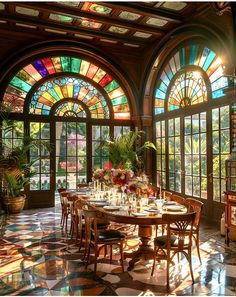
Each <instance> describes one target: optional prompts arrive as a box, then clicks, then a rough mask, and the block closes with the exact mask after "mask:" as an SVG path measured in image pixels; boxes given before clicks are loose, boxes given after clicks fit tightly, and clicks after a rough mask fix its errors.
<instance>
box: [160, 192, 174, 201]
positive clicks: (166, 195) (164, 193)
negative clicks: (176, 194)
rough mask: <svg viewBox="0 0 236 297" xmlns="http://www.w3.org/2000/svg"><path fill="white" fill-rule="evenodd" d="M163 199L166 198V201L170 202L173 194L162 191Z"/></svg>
mask: <svg viewBox="0 0 236 297" xmlns="http://www.w3.org/2000/svg"><path fill="white" fill-rule="evenodd" d="M162 194H163V197H165V199H166V201H170V200H171V197H172V193H171V192H169V191H166V190H163V191H162Z"/></svg>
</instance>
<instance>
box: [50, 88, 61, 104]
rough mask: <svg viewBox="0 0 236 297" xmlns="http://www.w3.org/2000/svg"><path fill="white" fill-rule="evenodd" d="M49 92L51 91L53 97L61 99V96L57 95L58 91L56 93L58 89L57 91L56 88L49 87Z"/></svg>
mask: <svg viewBox="0 0 236 297" xmlns="http://www.w3.org/2000/svg"><path fill="white" fill-rule="evenodd" d="M48 93H49V94H50V95H52V97H53V98H55V99H56V101H58V100H60V97H59V96H58V95H57V93H56V91H55V90H54V89H49V90H48Z"/></svg>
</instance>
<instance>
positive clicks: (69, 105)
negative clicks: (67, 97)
mask: <svg viewBox="0 0 236 297" xmlns="http://www.w3.org/2000/svg"><path fill="white" fill-rule="evenodd" d="M54 114H55V115H56V116H60V117H78V118H86V112H85V111H84V109H83V108H82V106H81V105H80V104H78V103H75V102H63V103H62V104H60V105H59V106H58V107H57V109H56V111H55V113H54Z"/></svg>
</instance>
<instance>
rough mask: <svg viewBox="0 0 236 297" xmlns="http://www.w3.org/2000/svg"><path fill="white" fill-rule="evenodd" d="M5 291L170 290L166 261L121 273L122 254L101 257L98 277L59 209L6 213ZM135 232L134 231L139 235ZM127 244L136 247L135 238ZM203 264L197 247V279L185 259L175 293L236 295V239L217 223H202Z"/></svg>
mask: <svg viewBox="0 0 236 297" xmlns="http://www.w3.org/2000/svg"><path fill="white" fill-rule="evenodd" d="M0 236H1V239H0V295H39V296H43V295H44V296H55V295H56V296H58V295H79V296H85V295H89V296H95V295H102V296H107V295H108V296H112V295H117V296H127V295H128V296H137V295H139V296H143V295H166V293H165V290H166V289H165V272H166V271H165V261H162V262H161V263H160V265H158V266H157V267H156V270H155V274H154V276H153V277H151V267H152V261H150V262H148V261H146V262H142V263H138V264H137V265H136V266H135V268H134V269H133V270H132V271H127V266H128V261H129V259H126V261H125V268H126V269H125V272H124V273H122V272H121V267H120V265H119V261H118V260H119V257H118V255H117V256H116V255H115V256H114V259H113V262H112V264H109V260H108V259H101V260H102V261H101V262H100V263H99V265H98V269H97V270H98V272H97V278H96V279H94V277H93V272H92V269H93V265H92V264H91V265H89V266H88V267H87V269H86V268H85V265H84V264H85V263H84V262H83V261H82V252H83V251H81V253H79V252H78V245H77V244H76V243H75V242H74V241H73V240H71V239H70V238H69V237H66V236H65V234H64V233H63V232H62V229H61V227H60V211H59V209H57V208H52V209H46V210H45V209H41V210H39V211H34V212H32V211H24V212H23V213H22V214H20V215H12V216H10V217H8V218H7V220H6V222H5V224H3V227H2V228H1V230H0ZM134 236H135V235H134ZM128 244H129V245H130V247H132V246H133V247H134V246H135V245H136V244H137V241H136V239H135V238H133V239H131V240H130V241H129V242H128ZM201 257H202V265H200V263H199V261H198V257H197V254H196V250H195V249H194V251H193V256H192V259H193V269H194V278H195V284H194V285H193V286H192V285H191V279H190V276H189V270H188V265H187V263H186V261H185V260H184V258H182V260H181V261H180V262H179V263H178V262H177V263H176V265H175V266H173V267H172V270H171V278H170V280H171V293H170V294H171V295H180V296H182V295H198V296H200V295H227V296H231V295H232V296H233V295H234V296H235V295H236V244H235V243H234V242H233V243H232V242H231V243H230V247H229V248H227V247H226V246H225V245H224V238H222V237H221V236H220V234H219V231H218V230H217V229H216V228H215V229H214V228H209V227H208V228H207V227H202V232H201Z"/></svg>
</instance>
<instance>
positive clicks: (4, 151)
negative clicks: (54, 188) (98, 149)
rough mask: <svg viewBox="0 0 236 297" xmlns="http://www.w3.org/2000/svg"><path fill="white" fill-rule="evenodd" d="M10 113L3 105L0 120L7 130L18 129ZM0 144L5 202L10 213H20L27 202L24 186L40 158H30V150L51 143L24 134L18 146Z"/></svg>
mask: <svg viewBox="0 0 236 297" xmlns="http://www.w3.org/2000/svg"><path fill="white" fill-rule="evenodd" d="M9 114H10V109H9V108H8V107H7V108H6V107H5V106H1V108H0V120H2V124H3V123H4V131H5V132H6V131H12V130H13V129H16V127H15V126H16V122H15V121H13V120H10V119H9ZM22 134H23V131H22ZM1 140H2V139H1ZM0 144H1V153H0V181H1V193H2V198H3V199H2V200H3V204H4V205H5V206H6V208H7V211H9V212H10V213H19V212H21V210H22V209H23V208H24V204H25V199H26V195H25V194H24V188H25V186H27V185H28V184H29V183H30V178H31V177H32V176H34V175H35V172H34V171H32V165H33V164H34V163H35V162H37V161H38V158H35V159H34V160H29V152H30V150H31V149H34V148H39V146H40V147H42V146H44V147H45V148H46V149H47V150H50V145H49V144H48V143H47V142H44V141H42V140H40V141H39V140H37V139H34V138H32V137H30V136H24V137H23V139H22V142H21V144H19V145H18V146H14V147H11V146H9V144H7V143H6V142H4V141H1V143H0Z"/></svg>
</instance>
